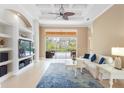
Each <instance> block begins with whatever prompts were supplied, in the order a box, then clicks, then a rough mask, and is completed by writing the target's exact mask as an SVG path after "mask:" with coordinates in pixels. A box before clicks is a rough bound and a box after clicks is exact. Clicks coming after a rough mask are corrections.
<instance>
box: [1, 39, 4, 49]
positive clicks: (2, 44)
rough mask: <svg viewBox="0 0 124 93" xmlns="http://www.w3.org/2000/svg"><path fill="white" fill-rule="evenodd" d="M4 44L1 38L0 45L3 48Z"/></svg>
mask: <svg viewBox="0 0 124 93" xmlns="http://www.w3.org/2000/svg"><path fill="white" fill-rule="evenodd" d="M4 44H5V41H4V40H3V39H1V40H0V47H1V48H3V47H4Z"/></svg>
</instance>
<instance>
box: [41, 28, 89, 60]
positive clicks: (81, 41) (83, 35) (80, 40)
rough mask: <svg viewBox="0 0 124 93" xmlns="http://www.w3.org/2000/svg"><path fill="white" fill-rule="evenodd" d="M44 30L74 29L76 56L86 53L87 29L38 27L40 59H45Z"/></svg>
mask: <svg viewBox="0 0 124 93" xmlns="http://www.w3.org/2000/svg"><path fill="white" fill-rule="evenodd" d="M45 29H76V30H77V31H78V33H77V56H81V55H83V54H84V53H85V52H86V51H87V38H88V32H87V31H88V29H87V27H82V28H43V27H40V57H41V58H44V57H45Z"/></svg>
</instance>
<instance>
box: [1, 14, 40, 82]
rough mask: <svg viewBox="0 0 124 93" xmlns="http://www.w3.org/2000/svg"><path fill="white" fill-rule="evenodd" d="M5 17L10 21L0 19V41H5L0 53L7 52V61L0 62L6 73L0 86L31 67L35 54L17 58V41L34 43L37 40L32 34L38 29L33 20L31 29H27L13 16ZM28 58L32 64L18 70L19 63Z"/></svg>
mask: <svg viewBox="0 0 124 93" xmlns="http://www.w3.org/2000/svg"><path fill="white" fill-rule="evenodd" d="M7 15H8V16H7V17H10V18H8V19H10V20H7V21H8V22H9V23H8V22H6V21H4V20H2V19H4V17H3V18H2V17H0V40H1V39H3V40H4V41H5V45H4V46H3V47H2V48H0V53H1V52H7V53H8V56H9V59H8V60H7V61H5V62H0V66H3V65H7V70H8V73H7V74H6V75H3V76H1V77H0V84H1V82H3V81H5V80H6V79H8V78H9V77H11V76H12V75H17V74H19V73H22V72H24V71H26V70H28V69H29V68H30V67H31V66H32V65H33V63H34V59H33V57H34V55H35V56H36V54H35V53H32V54H31V55H30V56H26V57H23V58H19V40H20V39H22V40H27V41H31V42H32V43H34V42H36V41H37V40H36V39H34V38H35V37H36V36H35V34H36V33H33V32H35V30H36V28H37V30H38V29H39V27H38V26H35V24H36V23H35V22H34V20H32V22H33V23H31V24H32V27H31V28H29V27H27V26H26V25H25V24H23V23H22V20H21V21H20V22H19V20H18V18H15V16H14V15H13V14H11V13H8V14H7ZM34 23H35V24H34ZM37 23H38V22H37ZM20 24H21V25H20ZM33 45H34V44H33ZM35 45H36V44H35ZM37 45H38V44H37ZM34 47H35V46H34ZM28 58H31V60H32V62H31V63H30V64H28V65H26V66H25V67H23V68H21V69H19V62H20V61H23V60H25V59H28ZM35 59H36V58H35Z"/></svg>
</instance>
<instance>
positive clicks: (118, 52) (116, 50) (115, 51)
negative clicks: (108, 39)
mask: <svg viewBox="0 0 124 93" xmlns="http://www.w3.org/2000/svg"><path fill="white" fill-rule="evenodd" d="M112 55H115V56H124V48H122V47H112Z"/></svg>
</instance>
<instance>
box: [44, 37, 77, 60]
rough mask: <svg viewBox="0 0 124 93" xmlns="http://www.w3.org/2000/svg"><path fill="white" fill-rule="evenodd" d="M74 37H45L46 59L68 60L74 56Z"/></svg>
mask: <svg viewBox="0 0 124 93" xmlns="http://www.w3.org/2000/svg"><path fill="white" fill-rule="evenodd" d="M76 42H77V41H76V37H46V58H55V59H70V58H71V57H72V55H75V56H76Z"/></svg>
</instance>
